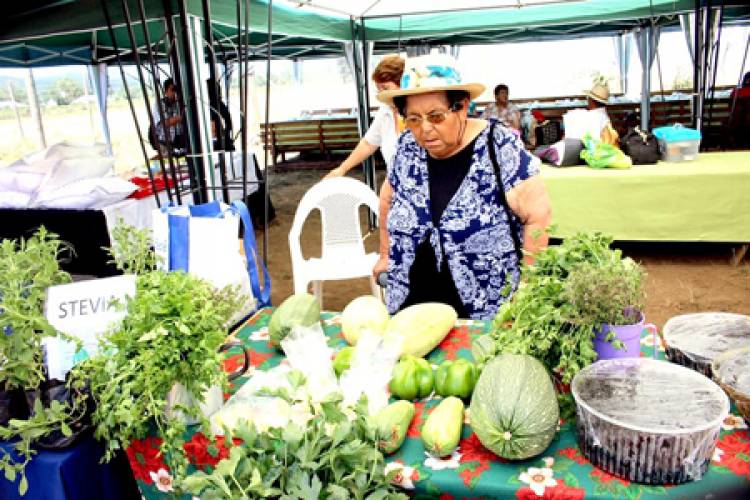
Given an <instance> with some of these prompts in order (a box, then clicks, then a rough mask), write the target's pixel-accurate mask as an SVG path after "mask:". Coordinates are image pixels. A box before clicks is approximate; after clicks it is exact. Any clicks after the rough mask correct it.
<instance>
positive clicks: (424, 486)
mask: <svg viewBox="0 0 750 500" xmlns="http://www.w3.org/2000/svg"><path fill="white" fill-rule="evenodd" d="M270 315H271V309H264V310H261V311H259V312H258V313H257V314H256V315H254V316H253V317H252V318H251V319H250V320H248V322H247V323H246V324H245V326H243V327H242V328H241V329H240V330H239V332H238V333H237V337H238V338H240V339H241V340H242V341H243V342H244V343H245V344H246V345H248V346H250V347H251V349H252V350H251V354H250V361H251V364H252V366H253V367H252V368H251V369H250V371H249V372H248V373H247V374H246V377H243V378H240V379H238V380H237V381H235V385H234V387H233V388H232V391H234V390H236V389H237V388H239V387H240V386H241V385H242V384H243V383H244V381H245V380H247V376H250V375H252V372H253V371H254V370H257V369H268V368H271V367H273V366H276V365H277V364H279V362H280V361H281V360H282V357H281V354H280V353H279V352H278V351H276V350H275V349H273V348H272V347H271V345H270V344H269V342H268V326H267V325H268V320H269V318H270ZM322 317H323V325H324V329H325V331H326V334H327V335H329V337H330V341H329V344H330V345H331V346H332V347H334V348H337V349H338V348H340V347H343V346H344V345H345V341H344V339H343V337H342V335H341V325H340V316H339V314H338V313H331V312H324V313H323V314H322ZM487 326H488V325H487V323H485V322H481V321H464V320H459V321H458V322H457V324H456V327H455V328H454V329H453V330H452V331H451V333H450V334H449V335H448V336H447V337H446V338H445V340H443V342H442V343H441V344H440V346H439V347H438V349H436V350H435V351H433V352H432V353H431V355H430V356H429V360H430V361H431V362H432V363H440V362H442V361H443V360H446V359H455V358H458V357H462V358H468V357H470V356H471V354H470V349H471V341H472V339H474V338H476V337H477V336H479V335H482V334H483V333H484V332H485V330H486V328H487ZM641 344H642V349H641V355H642V356H652V355H653V354H654V347H653V346H654V334H653V333H650V332H648V331H646V330H644V332H643V336H642V342H641ZM656 354H657V356H659V357H661V358H663V352H661V347H658V348H657V353H656ZM241 364H242V355H241V354H238V355H233V356H230V357H229V358H227V359H226V361H225V367H226V369H227V370H228V371H230V370H234V369H235V368H236V367H237V366H239V365H241ZM227 396H228V395H227ZM436 402H437V400H429V401H426V402H418V403H416V408H417V411H416V415H415V418H414V420H413V421H412V425H411V427H410V428H409V431H408V436H407V439H406V441H405V443H404V445H403V446H402V447H401V449H400V450H399V451H398V452H397V453H396V454H394V455H392V456H390V457H389V458H388V465H387V468H388V469H389V470H390V469H394V468H395V469H399V470H400V473H399V474H398V475H397V480H398V481H399V482H400V484H401V486H403V487H404V488H406V489H410V490H414V493H423V494H426V495H428V496H429V497H435V498H440V499H451V498H456V499H459V498H460V499H469V498H513V497H515V498H539V497H542V498H547V499H576V498H629V499H637V498H663V497H677V498H697V497H705V496H706V495H707V494H709V493H711V494H713V495H714V497H715V498H750V434H749V433H748V428H747V425H746V424H745V423H744V421H743V420H742V418H741V417H740V416H739V414H738V413H737V411H736V410H735V409H734V407H733V408H732V414H731V415H730V416H729V417H728V418H727V420H726V421H725V422H724V425H723V429H722V431H721V437H720V439H719V442H718V445H717V448H716V451H715V453H714V457H713V461H712V464H711V467H709V470H708V472H707V473H706V475H705V476H704V477H703V479H702V480H700V481H695V482H691V483H687V484H683V485H679V486H666V487H664V486H646V485H642V484H635V483H630V482H629V481H627V480H623V479H619V478H617V477H614V476H612V475H610V474H608V473H606V472H604V471H602V470H600V469H597V468H595V467H593V466H592V465H591V463H589V462H588V460H586V459H585V458H584V457H583V456H582V455H581V452H580V451H579V449H578V444H577V442H576V434H575V425H574V424H571V423H569V422H561V425H560V432H559V433H558V434H557V437H556V438H555V440H554V441H553V442H552V444H551V445H550V447H549V448H548V449H547V450H546V451H545V452H544V453H543V454H542V455H541V456H539V457H537V458H535V459H531V460H527V461H522V462H507V461H505V460H502V459H500V458H498V457H497V456H495V455H494V454H493V453H491V452H489V451H488V450H486V449H485V448H484V447H482V445H481V444H480V442H479V440H478V439H477V436H476V435H475V434H474V433H473V432H472V431H471V429H470V427H468V426H464V430H463V436H462V440H461V443H460V446H459V448H458V450H456V452H454V453H453V455H451V456H450V457H448V458H447V459H443V460H440V459H436V458H434V457H430V456H429V455H427V454H426V453H425V451H424V448H423V446H422V443H421V441H420V439H419V432H420V428H421V426H422V425H423V423H424V421H425V419H426V417H427V415H428V414H429V412H430V411H431V408H432V407H433V406H434V405H435V404H436ZM470 420H471V415H470V414H469V413H468V411H467V415H466V423H469V422H470ZM195 430H197V429H195ZM158 446H159V440H158V439H157V438H153V437H152V438H147V439H145V440H141V441H137V442H134V443H133V444H132V446H131V447H130V449H128V457H129V459H130V464H131V467H132V469H133V472H134V474H135V477H136V479H137V481H138V485H139V487H140V489H141V492H142V493H143V495H144V497H145V498H147V499H151V498H165V497H166V496H167V495H168V494H169V493H170V492H171V490H172V477H171V475H170V473H169V470H168V468H167V466H166V465H165V464H164V461H163V459H162V458H161V457H160V456H159V455H158ZM185 451H186V454H187V456H188V458H189V460H190V462H191V464H192V465H193V466H194V467H198V468H204V469H205V468H207V467H213V466H214V465H216V463H217V462H218V461H219V460H220V459H222V458H225V457H226V456H227V449H226V448H225V447H224V446H223V442H222V441H221V438H219V442H218V446H213V445H211V443H210V442H209V440H208V439H207V438H206V436H204V435H203V434H202V433H201V432H194V433H193V434H192V435H191V436H190V439H189V441H188V442H187V443H186V444H185Z"/></svg>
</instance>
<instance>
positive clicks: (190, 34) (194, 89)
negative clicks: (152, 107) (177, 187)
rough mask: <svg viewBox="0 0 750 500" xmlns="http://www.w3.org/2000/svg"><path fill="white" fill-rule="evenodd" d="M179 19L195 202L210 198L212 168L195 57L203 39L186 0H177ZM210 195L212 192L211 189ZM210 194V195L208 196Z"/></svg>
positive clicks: (208, 126) (179, 46) (180, 50)
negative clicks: (209, 186) (194, 181)
mask: <svg viewBox="0 0 750 500" xmlns="http://www.w3.org/2000/svg"><path fill="white" fill-rule="evenodd" d="M178 7H179V20H180V28H179V31H180V38H179V39H178V41H180V42H181V43H178V44H177V50H178V52H179V56H180V57H179V59H180V61H181V64H180V71H181V72H182V71H184V75H183V78H182V84H183V92H184V95H185V96H186V99H185V112H186V113H187V116H188V121H187V122H188V137H189V139H190V145H191V148H190V150H191V155H190V157H189V158H188V163H190V164H191V173H192V174H193V175H195V177H196V183H197V191H196V192H194V193H193V199H194V201H195V203H205V202H207V201H208V200H209V196H208V194H209V193H208V189H207V186H208V180H209V179H210V178H212V177H213V168H212V167H211V162H210V161H208V158H210V157H211V156H212V152H211V141H210V137H208V135H210V134H208V131H209V128H210V125H209V121H208V117H207V109H206V108H207V106H206V102H205V101H204V100H202V99H201V96H202V92H201V89H202V88H203V87H202V86H201V85H200V83H199V82H201V81H202V80H203V78H201V77H200V71H201V68H200V63H201V62H202V61H201V60H199V59H198V57H202V55H203V50H202V48H203V40H202V39H201V37H200V23H199V20H198V18H197V17H195V16H193V15H188V13H187V4H186V0H180V1H179V2H178ZM211 194H212V195H213V193H211ZM211 198H213V196H211Z"/></svg>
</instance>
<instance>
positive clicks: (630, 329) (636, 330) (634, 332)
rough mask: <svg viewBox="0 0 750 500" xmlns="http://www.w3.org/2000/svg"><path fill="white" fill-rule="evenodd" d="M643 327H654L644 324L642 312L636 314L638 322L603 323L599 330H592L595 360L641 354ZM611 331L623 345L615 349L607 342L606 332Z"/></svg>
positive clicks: (638, 355)
mask: <svg viewBox="0 0 750 500" xmlns="http://www.w3.org/2000/svg"><path fill="white" fill-rule="evenodd" d="M644 328H655V327H654V326H653V325H651V324H650V323H649V324H646V323H645V319H644V317H643V314H639V315H638V322H637V323H633V324H630V325H608V324H606V323H605V324H603V325H602V328H601V330H596V331H594V350H595V351H596V354H597V358H596V359H597V361H599V360H602V359H615V358H638V357H640V356H641V332H642V331H643V329H644ZM610 331H612V332H614V334H615V339H619V340H621V341H622V343H623V344H625V346H624V347H623V348H622V349H617V348H615V346H613V345H612V344H611V343H609V342H607V340H606V338H607V334H608V333H609V332H610Z"/></svg>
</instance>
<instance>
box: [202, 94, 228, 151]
mask: <svg viewBox="0 0 750 500" xmlns="http://www.w3.org/2000/svg"><path fill="white" fill-rule="evenodd" d="M206 85H207V86H208V105H209V107H210V114H211V137H212V138H213V148H214V151H234V138H233V132H232V115H231V114H230V113H229V108H228V107H227V105H226V104H224V101H223V100H222V98H221V87H219V86H218V85H216V83H214V82H213V81H212V80H211V79H208V80H206ZM218 123H220V124H221V131H222V135H223V136H224V141H223V144H222V142H221V141H219V138H218V137H217V130H218V126H217V124H218Z"/></svg>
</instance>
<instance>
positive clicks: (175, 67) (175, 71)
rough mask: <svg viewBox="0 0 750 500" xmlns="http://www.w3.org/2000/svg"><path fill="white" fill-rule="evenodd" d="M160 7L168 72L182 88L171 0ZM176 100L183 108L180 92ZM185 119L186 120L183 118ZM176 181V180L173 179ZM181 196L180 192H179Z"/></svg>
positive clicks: (193, 190)
mask: <svg viewBox="0 0 750 500" xmlns="http://www.w3.org/2000/svg"><path fill="white" fill-rule="evenodd" d="M162 7H163V8H164V21H165V24H166V26H167V39H168V40H169V49H168V50H167V60H168V61H169V66H170V72H171V74H172V79H173V80H174V83H175V86H177V88H178V89H180V90H182V89H183V86H182V76H181V75H180V67H181V64H180V54H179V52H178V50H177V31H176V30H175V26H174V17H175V14H174V11H173V10H172V2H171V0H162ZM177 102H178V103H179V106H180V109H181V110H183V112H184V110H185V98H184V96H183V94H182V92H181V91H180V92H177ZM184 121H187V120H184ZM186 148H187V150H188V151H191V149H190V144H189V143H188V144H186ZM187 164H188V182H189V185H190V190H189V192H190V194H191V195H192V196H193V198H195V193H197V192H198V187H199V186H198V183H197V182H196V179H195V175H194V174H193V171H192V166H193V163H192V160H191V159H187ZM175 182H176V181H175ZM175 190H176V191H182V189H181V188H175ZM180 196H182V194H180Z"/></svg>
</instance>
